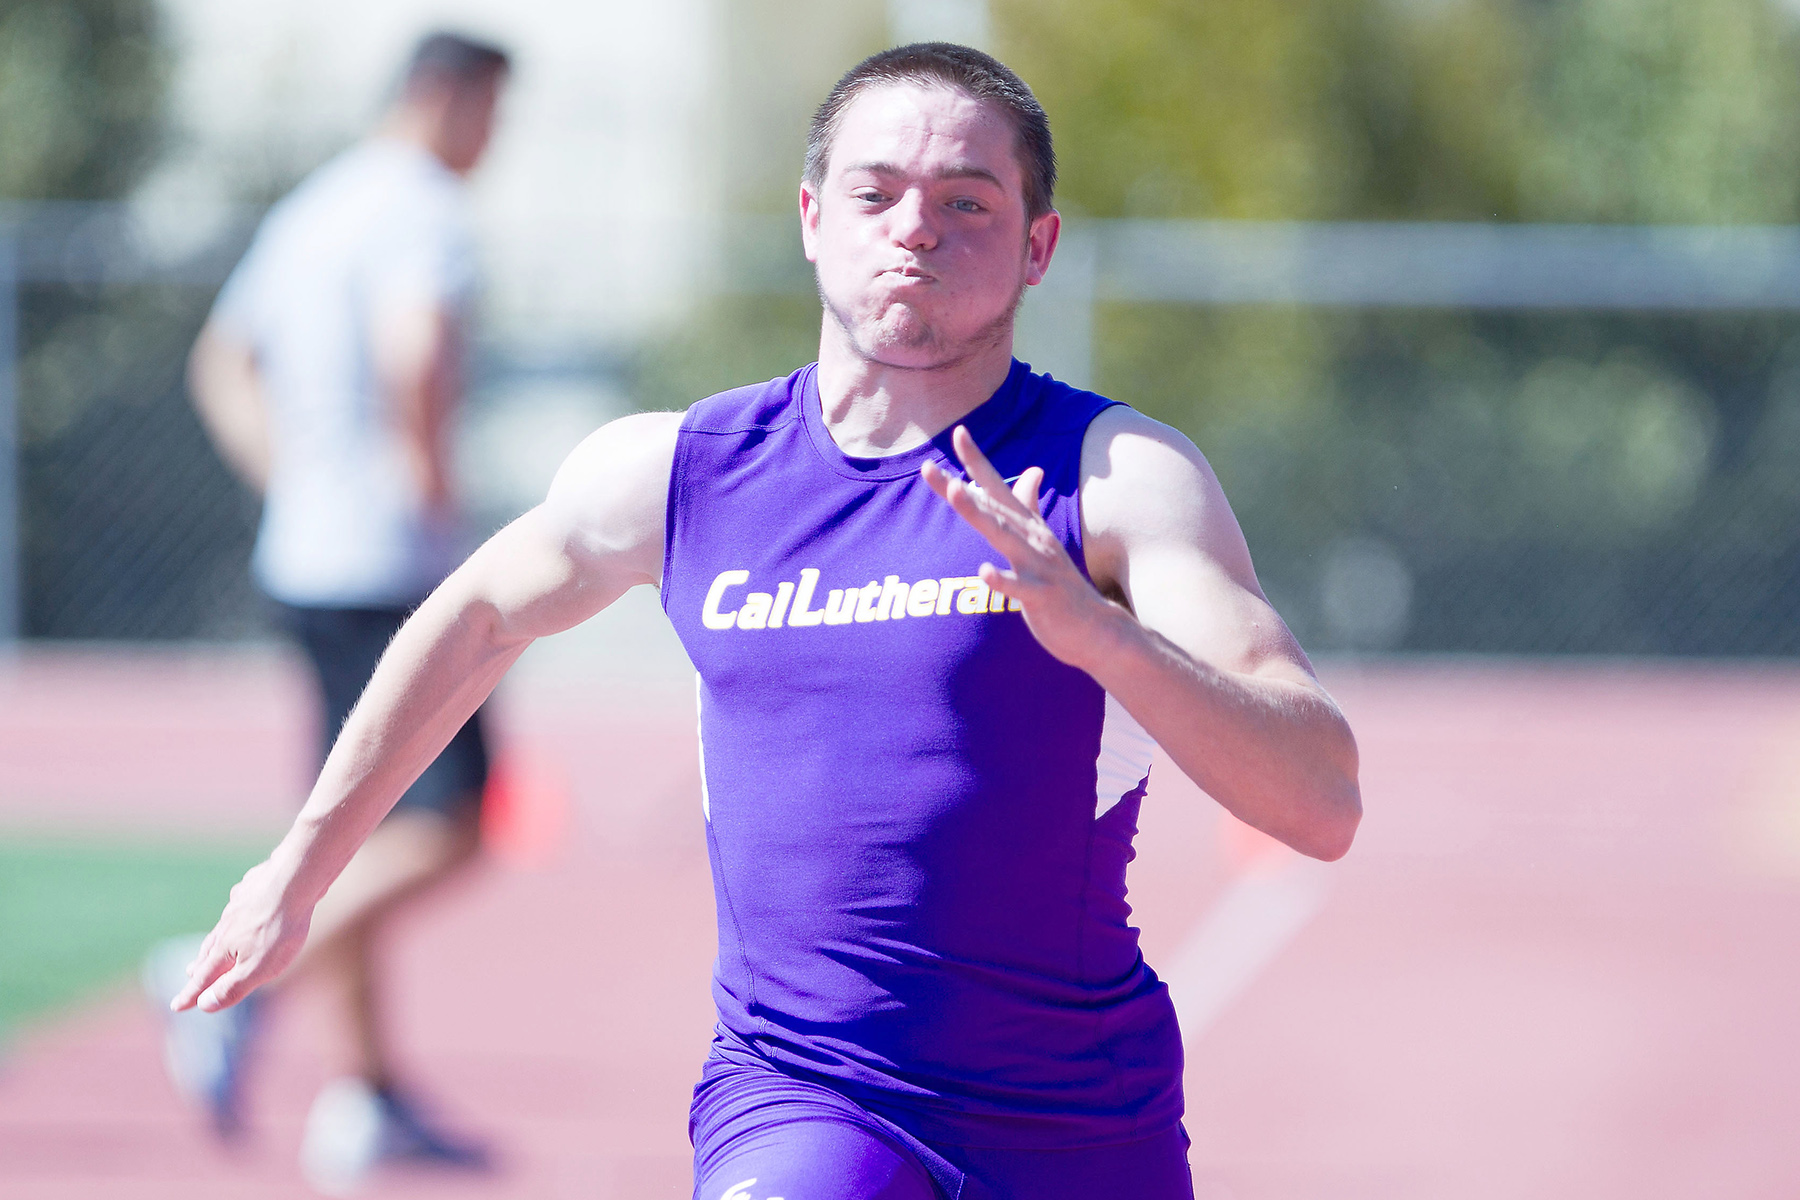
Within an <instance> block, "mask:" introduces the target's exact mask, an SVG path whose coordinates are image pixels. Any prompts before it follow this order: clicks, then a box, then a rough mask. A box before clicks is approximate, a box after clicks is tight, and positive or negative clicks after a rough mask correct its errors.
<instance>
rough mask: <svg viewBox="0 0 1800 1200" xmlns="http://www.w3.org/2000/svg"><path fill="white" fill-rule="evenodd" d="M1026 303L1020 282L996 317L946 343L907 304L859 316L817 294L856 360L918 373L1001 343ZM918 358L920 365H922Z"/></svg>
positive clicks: (941, 367)
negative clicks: (846, 340)
mask: <svg viewBox="0 0 1800 1200" xmlns="http://www.w3.org/2000/svg"><path fill="white" fill-rule="evenodd" d="M1024 299H1025V285H1024V283H1023V282H1021V283H1020V284H1019V291H1018V294H1017V295H1015V296H1014V297H1013V301H1012V303H1011V304H1009V305H1007V306H1006V308H1005V309H1004V310H1003V311H1002V312H1001V313H1000V314H999V315H997V316H996V317H995V318H994V319H993V320H991V321H989V322H988V323H987V324H986V325H983V326H982V327H981V328H980V329H978V330H976V331H975V332H974V333H973V334H971V335H970V336H968V337H966V338H962V339H960V340H959V341H957V342H955V343H950V342H948V340H947V339H945V338H944V337H943V336H942V333H941V332H940V330H939V329H938V327H937V326H935V325H933V324H932V323H931V322H930V321H927V320H926V319H925V318H924V316H923V315H922V314H920V312H919V311H918V310H917V309H915V308H913V307H912V306H911V305H909V304H903V303H900V302H898V301H895V302H890V303H889V304H888V305H886V307H885V308H884V309H883V310H881V311H880V312H876V313H869V314H867V315H863V316H860V317H859V316H858V315H857V314H854V313H851V312H849V311H847V310H846V309H845V308H844V307H843V306H842V305H840V304H837V303H834V302H833V301H832V299H831V298H830V297H829V296H827V295H826V294H825V289H824V288H823V287H821V288H820V289H819V303H820V304H821V305H823V306H824V309H825V311H826V314H827V315H828V316H829V318H830V319H831V320H832V321H834V322H836V324H837V325H838V327H839V328H840V329H842V330H843V331H844V334H845V336H846V337H847V338H848V339H849V341H850V344H851V346H852V347H854V348H855V350H856V353H857V354H858V355H859V356H861V357H862V358H864V359H867V360H868V361H870V362H876V363H881V364H882V365H884V366H890V367H898V368H901V369H910V370H919V371H939V370H944V369H946V368H949V367H954V366H957V365H959V364H960V363H962V362H964V361H966V360H968V359H970V358H972V357H974V356H975V355H977V354H979V353H980V352H981V351H983V350H986V349H989V348H990V347H992V346H995V345H997V344H999V343H1000V342H1001V340H1002V339H1003V338H1005V337H1006V336H1007V335H1008V334H1009V333H1011V332H1012V328H1013V323H1014V321H1015V319H1016V318H1017V316H1018V313H1019V305H1020V304H1021V303H1022V302H1023V301H1024ZM921 358H923V360H924V361H920V360H921ZM895 359H903V360H904V361H894V360H895Z"/></svg>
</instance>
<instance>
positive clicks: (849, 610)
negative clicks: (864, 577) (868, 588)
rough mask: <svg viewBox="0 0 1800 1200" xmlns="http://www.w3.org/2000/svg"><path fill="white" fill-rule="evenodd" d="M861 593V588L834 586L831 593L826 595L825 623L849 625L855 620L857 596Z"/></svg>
mask: <svg viewBox="0 0 1800 1200" xmlns="http://www.w3.org/2000/svg"><path fill="white" fill-rule="evenodd" d="M860 595H862V589H860V588H832V589H831V595H829V596H827V597H825V623H826V624H827V625H848V624H849V623H850V622H851V621H853V620H855V619H856V598H857V597H858V596H860Z"/></svg>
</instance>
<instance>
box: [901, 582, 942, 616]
mask: <svg viewBox="0 0 1800 1200" xmlns="http://www.w3.org/2000/svg"><path fill="white" fill-rule="evenodd" d="M937 597H938V581H937V580H935V579H921V580H919V582H917V583H915V584H913V585H912V590H911V591H909V592H908V593H907V594H906V615H907V616H909V617H929V616H930V615H931V614H932V613H933V612H935V611H936V610H937ZM895 615H896V616H897V615H899V614H895Z"/></svg>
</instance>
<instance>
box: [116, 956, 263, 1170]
mask: <svg viewBox="0 0 1800 1200" xmlns="http://www.w3.org/2000/svg"><path fill="white" fill-rule="evenodd" d="M204 940H205V938H204V935H201V934H195V935H192V936H189V937H178V938H170V939H168V940H167V941H164V942H161V943H159V944H157V945H156V946H154V947H152V948H151V950H150V953H149V954H147V955H146V956H145V957H144V966H143V975H142V978H143V986H144V995H145V996H146V997H147V998H148V999H149V1001H150V1005H151V1007H152V1008H154V1009H156V1011H157V1014H158V1015H159V1016H160V1017H161V1019H162V1022H163V1065H164V1066H165V1067H166V1068H167V1069H168V1072H169V1080H170V1082H172V1083H173V1084H174V1085H175V1090H176V1091H178V1092H180V1093H181V1094H182V1096H184V1097H186V1098H187V1100H188V1101H189V1102H191V1103H193V1104H195V1105H197V1106H199V1107H200V1108H201V1109H202V1110H203V1111H205V1113H206V1115H207V1118H208V1121H209V1123H210V1124H211V1126H212V1129H213V1132H214V1133H216V1134H218V1135H219V1136H220V1137H221V1138H225V1139H227V1140H230V1139H233V1138H236V1137H237V1136H238V1135H239V1134H240V1133H242V1132H243V1129H244V1111H243V1110H244V1105H243V1084H244V1063H245V1059H246V1058H247V1057H248V1053H249V1050H250V1046H251V1044H252V1043H253V1042H254V1040H255V1036H256V1029H257V1025H258V1021H257V1013H258V1010H259V1009H260V1007H261V1004H260V1001H259V999H258V997H256V996H254V995H252V996H249V997H246V998H245V999H244V1000H242V1001H239V1002H238V1003H237V1004H235V1005H233V1006H232V1007H230V1008H227V1009H222V1010H220V1011H219V1012H216V1013H209V1012H201V1011H200V1010H199V1009H197V1008H190V1009H188V1010H187V1011H186V1012H178V1013H172V1012H170V1011H169V1001H171V1000H173V999H174V998H175V996H176V993H178V992H180V991H181V989H182V988H183V987H185V986H186V985H187V978H188V976H187V966H188V964H189V963H190V962H192V961H194V958H195V957H196V956H197V955H198V954H199V953H200V943H201V942H202V941H204Z"/></svg>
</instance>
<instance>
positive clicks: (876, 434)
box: [819, 315, 1012, 458]
mask: <svg viewBox="0 0 1800 1200" xmlns="http://www.w3.org/2000/svg"><path fill="white" fill-rule="evenodd" d="M825 324H826V327H825V331H824V335H823V336H822V337H821V338H820V341H819V406H820V409H821V410H822V411H821V415H822V416H823V417H824V420H825V428H826V429H827V430H828V431H830V433H831V440H832V441H834V442H836V443H837V446H838V449H840V450H842V451H843V452H844V453H845V454H848V455H850V456H851V457H853V458H885V457H886V456H888V455H890V454H900V453H903V452H904V451H907V450H911V449H913V448H914V447H916V446H922V445H924V444H925V443H926V442H928V441H930V440H931V439H932V438H934V437H936V436H937V435H938V434H940V433H942V432H943V431H944V430H946V429H949V428H950V427H951V426H953V425H955V424H956V423H957V422H958V421H960V420H962V419H963V418H964V417H966V416H968V415H969V414H970V413H972V412H974V411H975V410H976V409H977V408H979V407H981V405H982V404H984V403H986V402H987V400H988V398H989V397H991V396H992V395H993V394H994V393H995V392H997V391H999V390H1000V385H1001V384H1003V383H1005V382H1006V376H1007V373H1008V372H1009V371H1010V370H1011V369H1012V333H1011V331H1010V330H1008V331H1007V334H1006V336H1005V337H1003V338H1000V339H998V340H997V341H995V342H994V343H992V344H990V345H988V346H986V347H984V348H982V349H981V350H978V351H976V352H974V353H972V354H970V355H968V356H966V357H964V358H961V359H959V360H957V361H956V362H954V363H952V364H950V365H948V366H943V367H931V368H923V369H921V368H910V367H891V366H887V365H886V364H884V363H878V362H871V361H870V360H869V359H867V358H865V357H864V356H863V355H861V354H859V353H858V352H857V350H856V348H855V347H854V346H853V345H852V344H851V343H850V339H849V336H848V335H847V334H845V333H844V331H843V330H842V329H839V328H836V327H835V326H833V324H832V323H831V318H830V316H829V315H827V317H826V322H825Z"/></svg>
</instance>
